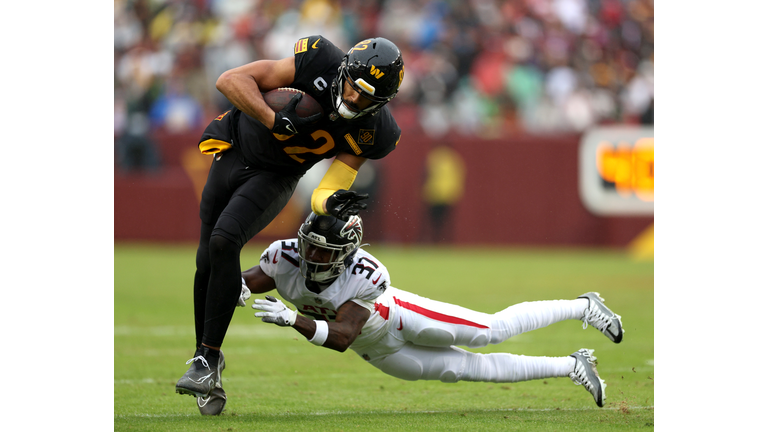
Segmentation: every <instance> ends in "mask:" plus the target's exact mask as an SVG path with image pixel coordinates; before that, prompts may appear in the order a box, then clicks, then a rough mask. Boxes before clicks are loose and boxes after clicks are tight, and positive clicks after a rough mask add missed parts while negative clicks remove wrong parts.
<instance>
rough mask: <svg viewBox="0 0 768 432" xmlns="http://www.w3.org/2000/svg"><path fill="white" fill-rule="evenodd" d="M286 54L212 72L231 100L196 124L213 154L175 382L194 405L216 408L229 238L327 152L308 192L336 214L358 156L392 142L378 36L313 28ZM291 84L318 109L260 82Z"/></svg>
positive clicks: (351, 202) (235, 258) (254, 223)
mask: <svg viewBox="0 0 768 432" xmlns="http://www.w3.org/2000/svg"><path fill="white" fill-rule="evenodd" d="M293 52H294V55H293V57H287V58H284V59H282V60H259V61H255V62H253V63H249V64H246V65H244V66H240V67H237V68H234V69H232V70H229V71H227V72H224V73H223V74H222V75H221V76H220V77H219V79H218V81H217V82H216V88H217V89H218V90H219V91H220V92H222V93H223V94H224V95H225V96H226V97H227V99H228V100H229V101H230V102H231V103H232V104H233V107H232V108H231V109H230V110H228V111H226V112H225V113H223V114H221V115H220V116H218V117H217V118H216V119H214V120H213V121H212V122H211V123H210V125H209V126H208V127H207V128H206V130H205V132H204V133H203V136H202V138H201V140H200V143H199V147H200V151H201V152H202V153H203V154H212V155H213V163H212V165H211V169H210V172H209V174H208V180H207V182H206V185H205V188H204V189H203V196H202V201H201V203H200V219H201V222H202V225H201V230H200V231H201V232H200V244H199V246H198V249H197V257H196V268H197V270H196V272H195V279H194V315H195V334H196V339H197V340H196V350H195V354H194V357H193V358H192V359H190V360H189V361H188V362H187V364H190V363H191V366H190V367H189V370H188V371H187V372H186V373H185V374H184V376H182V377H181V379H180V380H179V381H178V383H177V384H176V392H177V393H181V394H190V395H195V396H197V398H198V407H199V408H200V412H201V413H202V414H219V413H220V412H221V410H222V409H223V408H224V404H225V403H226V395H225V394H224V391H223V389H222V388H221V371H222V370H223V369H224V366H225V364H224V356H223V355H222V354H221V351H220V347H221V346H222V343H223V341H224V336H225V335H226V332H227V328H228V327H229V323H230V321H231V319H232V315H233V313H234V310H235V307H236V305H237V303H238V299H239V297H240V294H241V277H240V250H241V249H242V247H243V246H244V245H245V243H246V242H248V240H250V239H251V238H252V237H253V236H254V235H256V234H257V233H258V232H260V231H261V230H262V229H264V227H266V226H267V225H268V224H269V223H270V222H271V221H272V220H273V219H274V218H275V217H276V216H277V214H278V213H280V211H281V210H282V209H283V207H285V205H286V204H287V203H288V200H289V199H290V197H291V195H292V194H293V191H294V189H295V188H296V185H297V183H298V181H299V179H300V178H301V176H302V175H304V173H306V172H307V170H308V169H309V168H311V167H312V166H313V165H314V164H316V163H317V162H319V161H320V160H322V159H329V158H333V157H335V160H334V161H333V163H332V164H331V166H330V167H329V169H328V171H327V172H326V174H325V176H324V177H323V179H322V180H321V182H320V184H319V185H318V187H317V189H315V191H314V193H313V194H312V198H311V206H312V210H313V211H314V212H315V213H317V214H319V215H333V216H335V217H339V218H346V217H347V216H349V215H355V214H357V213H358V212H359V211H360V210H362V209H364V208H365V207H366V204H365V203H363V202H362V200H364V199H366V198H367V195H363V194H358V193H356V192H354V191H350V190H348V189H349V188H350V187H351V186H352V183H353V182H354V180H355V176H356V175H357V171H358V169H359V168H360V166H362V164H363V163H364V162H365V161H366V160H367V159H380V158H383V157H385V156H386V155H387V154H389V153H390V152H391V151H392V150H394V149H395V147H396V146H397V143H398V142H399V140H400V128H399V127H398V125H397V122H396V121H395V119H394V118H393V117H392V114H391V113H390V111H389V109H388V107H387V106H386V104H387V103H388V102H389V101H390V100H392V99H393V98H394V97H395V95H396V94H397V91H398V88H399V87H400V84H401V83H402V81H403V74H404V67H403V58H402V55H401V54H400V50H399V49H398V48H397V46H396V45H395V44H394V43H392V42H391V41H389V40H387V39H384V38H372V39H367V40H363V41H361V42H359V43H358V44H356V45H355V46H354V47H352V48H351V49H350V50H349V51H348V52H346V53H345V52H344V51H342V50H340V49H339V48H337V47H336V46H334V45H333V44H332V43H330V42H329V41H328V40H327V39H325V38H323V37H322V36H310V37H306V38H302V39H299V40H298V41H297V42H296V44H295V45H294V50H293ZM280 87H291V88H295V89H298V90H301V91H303V92H305V93H306V94H308V95H311V96H312V97H313V98H314V99H315V100H316V101H317V102H319V103H320V105H321V106H322V108H323V112H324V113H325V115H324V116H322V118H321V115H320V114H316V115H314V116H311V117H308V118H302V117H299V116H298V115H297V114H296V109H295V108H296V105H297V104H298V102H299V101H300V99H301V98H302V97H303V95H302V94H301V93H299V94H297V95H296V96H295V97H294V98H293V99H292V100H291V101H290V102H289V103H288V104H287V105H286V106H285V107H284V108H283V109H282V110H281V111H280V112H277V113H276V112H275V111H273V110H272V109H271V108H270V107H269V106H268V105H267V103H266V102H265V101H264V98H263V97H262V93H266V92H268V91H270V90H273V89H276V88H280Z"/></svg>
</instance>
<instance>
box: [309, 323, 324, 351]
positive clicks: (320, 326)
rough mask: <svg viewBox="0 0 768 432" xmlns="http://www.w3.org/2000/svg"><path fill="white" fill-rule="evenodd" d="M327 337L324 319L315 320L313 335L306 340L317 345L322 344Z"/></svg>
mask: <svg viewBox="0 0 768 432" xmlns="http://www.w3.org/2000/svg"><path fill="white" fill-rule="evenodd" d="M327 338H328V323H327V322H325V321H319V320H315V335H314V336H312V339H308V340H309V341H310V342H312V343H313V344H315V345H317V346H323V344H324V343H325V340H326V339H327Z"/></svg>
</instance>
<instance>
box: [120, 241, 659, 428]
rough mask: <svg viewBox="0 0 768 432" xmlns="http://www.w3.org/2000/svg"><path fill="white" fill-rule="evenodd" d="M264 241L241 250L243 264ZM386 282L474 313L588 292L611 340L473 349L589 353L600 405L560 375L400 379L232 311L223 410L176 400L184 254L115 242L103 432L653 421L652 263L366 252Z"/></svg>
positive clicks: (531, 254) (552, 338) (495, 252)
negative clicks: (109, 393)
mask: <svg viewBox="0 0 768 432" xmlns="http://www.w3.org/2000/svg"><path fill="white" fill-rule="evenodd" d="M263 246H265V245H260V246H251V245H249V246H247V247H246V248H245V249H244V251H243V255H242V263H243V268H248V267H251V266H253V265H255V264H256V263H257V262H258V259H259V255H260V253H261V252H262V250H263ZM367 250H369V251H370V252H372V253H373V254H374V255H375V256H376V257H377V258H379V259H380V260H381V261H382V262H383V263H384V264H385V265H387V267H388V269H389V272H390V275H391V276H392V281H393V285H394V286H396V287H398V288H402V289H405V290H409V291H413V292H416V293H418V294H420V295H423V296H426V297H430V298H433V299H436V300H442V301H447V302H451V303H456V304H460V305H462V306H465V307H469V308H472V309H476V310H479V311H483V312H490V313H492V312H496V311H498V310H501V309H503V308H505V307H507V306H509V305H512V304H514V303H519V302H523V301H532V300H549V299H561V298H565V299H569V298H574V297H576V296H578V295H579V294H582V293H584V292H587V291H598V292H600V293H601V294H602V296H603V297H604V298H605V299H606V303H607V304H608V305H609V306H610V307H611V308H612V309H613V310H614V311H616V312H617V313H619V314H620V315H622V320H623V322H624V325H625V328H626V335H625V340H624V341H623V342H622V343H621V344H618V345H617V344H613V343H611V342H610V341H609V340H608V339H607V338H606V337H604V336H603V335H602V334H600V333H599V332H598V331H597V330H595V329H593V328H591V327H590V328H588V329H587V330H582V328H581V322H579V321H567V322H561V323H556V324H554V325H552V326H549V327H547V328H543V329H539V330H536V331H533V332H530V333H526V334H522V335H519V336H516V337H514V338H512V339H510V340H508V341H505V342H503V343H501V344H499V345H492V346H489V347H486V348H482V349H476V350H473V351H477V352H511V353H515V354H523V355H544V356H562V355H568V354H570V353H572V352H573V351H575V350H577V349H579V348H593V349H595V355H596V356H597V358H598V362H599V366H598V370H599V372H600V376H601V377H602V378H603V379H604V380H605V381H606V383H607V384H608V387H607V389H606V394H607V397H608V403H607V405H606V407H604V408H602V409H601V408H598V407H597V406H596V405H595V403H594V401H593V400H592V397H591V396H590V395H589V393H587V392H586V391H585V390H584V388H583V387H580V386H575V385H574V384H573V383H572V382H571V381H570V379H568V378H558V379H548V380H537V381H529V382H522V383H514V384H494V383H469V382H460V383H456V384H443V383H440V382H429V381H417V382H408V381H401V380H398V379H396V378H393V377H390V376H388V375H385V374H384V373H382V372H380V371H378V370H377V369H375V368H374V367H372V366H370V365H368V364H366V362H365V361H363V360H362V359H360V358H359V357H357V355H356V354H354V352H352V351H351V350H348V351H347V352H345V353H338V352H336V351H332V350H328V349H324V348H319V347H316V346H314V345H312V344H310V343H308V342H306V340H305V339H304V338H303V337H301V336H300V335H299V334H298V333H297V332H295V331H293V330H292V329H288V328H281V327H277V326H275V325H272V324H266V323H262V322H260V321H259V320H257V319H256V318H254V317H253V315H252V309H250V308H247V309H246V308H238V309H237V311H236V313H235V317H234V319H233V321H232V324H231V326H230V329H229V332H228V335H227V339H226V341H225V343H224V346H223V351H224V353H225V355H226V359H227V368H226V370H225V372H224V388H225V390H226V391H227V395H228V397H229V400H228V403H227V408H226V410H225V411H224V414H223V415H221V416H219V417H215V418H208V417H205V418H204V417H202V416H200V415H199V413H198V411H197V408H196V406H195V401H194V398H193V397H191V396H182V395H178V394H175V392H174V385H175V383H176V380H178V378H179V377H181V375H182V374H183V373H184V372H185V371H186V369H187V366H186V365H185V364H184V362H185V361H186V360H187V359H189V358H191V356H192V354H193V349H194V343H195V337H194V325H193V317H192V278H193V274H194V257H195V250H194V247H190V246H147V245H117V246H116V247H115V269H114V271H115V308H114V317H115V330H114V331H115V339H114V345H115V348H114V350H115V351H114V355H115V363H114V368H115V372H114V374H115V376H114V416H115V417H114V428H115V430H135V431H140V430H141V431H168V430H173V431H176V430H179V431H256V430H258V431H269V430H279V431H292V430H307V431H349V430H366V431H371V430H398V429H400V430H408V431H412V430H430V431H431V430H434V431H438V430H440V431H443V430H462V431H464V430H501V429H503V430H521V431H526V430H557V431H562V430H577V429H578V430H590V431H595V430H650V429H653V423H654V409H653V406H654V400H653V391H654V382H653V378H654V368H653V358H654V353H653V346H654V344H653V263H652V262H635V261H632V260H631V259H630V258H629V257H628V256H626V255H625V254H623V253H621V252H617V251H596V250H582V249H574V250H548V249H547V250H544V249H509V248H451V249H445V248H442V249H438V248H420V247H419V248H401V247H397V248H395V247H368V248H367Z"/></svg>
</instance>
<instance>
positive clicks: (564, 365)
mask: <svg viewBox="0 0 768 432" xmlns="http://www.w3.org/2000/svg"><path fill="white" fill-rule="evenodd" d="M575 367H576V359H575V358H573V357H570V356H568V357H531V356H522V355H514V354H507V353H494V354H478V353H472V352H468V356H467V363H466V367H465V369H464V373H463V374H462V375H461V377H460V378H459V379H460V380H461V381H484V382H519V381H528V380H534V379H542V378H557V377H567V376H568V374H570V373H571V372H573V369H574V368H575Z"/></svg>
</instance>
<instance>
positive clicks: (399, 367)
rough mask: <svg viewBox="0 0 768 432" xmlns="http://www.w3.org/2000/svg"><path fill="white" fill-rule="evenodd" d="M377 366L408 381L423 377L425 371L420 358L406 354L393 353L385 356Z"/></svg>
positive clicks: (388, 373)
mask: <svg viewBox="0 0 768 432" xmlns="http://www.w3.org/2000/svg"><path fill="white" fill-rule="evenodd" d="M377 367H378V368H379V369H381V371H382V372H384V373H386V374H387V375H392V376H393V377H395V378H400V379H404V380H407V381H416V380H417V379H419V378H421V373H422V371H423V369H422V367H421V362H420V361H419V360H418V359H415V358H413V357H410V356H407V355H404V354H393V355H391V356H389V357H387V358H385V359H384V360H383V361H382V362H381V363H380V364H379V365H377Z"/></svg>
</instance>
